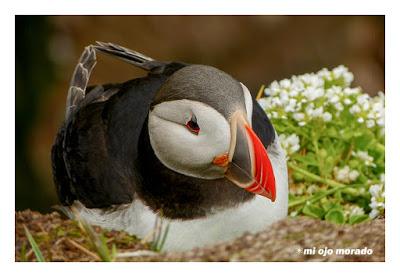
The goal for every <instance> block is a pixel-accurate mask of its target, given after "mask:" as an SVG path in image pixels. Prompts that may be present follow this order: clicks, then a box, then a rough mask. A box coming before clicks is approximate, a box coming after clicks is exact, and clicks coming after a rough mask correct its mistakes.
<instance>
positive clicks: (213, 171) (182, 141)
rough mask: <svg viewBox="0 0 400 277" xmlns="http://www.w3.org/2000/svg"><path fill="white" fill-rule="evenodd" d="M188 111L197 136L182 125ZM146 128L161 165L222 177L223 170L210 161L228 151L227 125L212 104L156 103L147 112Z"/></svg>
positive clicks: (211, 177)
mask: <svg viewBox="0 0 400 277" xmlns="http://www.w3.org/2000/svg"><path fill="white" fill-rule="evenodd" d="M191 114H194V115H195V116H196V118H197V124H198V125H199V127H200V132H199V134H198V135H195V134H193V133H192V132H190V131H189V130H188V129H187V128H186V126H185V123H186V121H187V117H188V115H189V116H190V115H191ZM148 130H149V137H150V143H151V146H152V148H153V150H154V153H155V155H156V156H157V158H158V159H159V160H160V161H161V162H162V163H163V165H164V166H166V167H168V168H169V169H171V170H174V171H176V172H179V173H181V174H184V175H187V176H192V177H197V178H202V179H216V178H222V177H223V175H224V171H223V169H221V168H219V167H217V166H215V165H213V164H212V161H213V159H214V158H215V156H218V155H221V154H223V153H227V152H228V150H229V145H230V139H231V138H230V126H229V123H228V121H227V120H226V119H225V118H224V116H223V115H221V114H220V113H219V112H217V111H216V110H215V109H213V108H212V107H210V106H208V105H206V104H204V103H201V102H197V101H190V100H176V101H168V102H164V103H160V104H158V105H156V106H155V107H154V109H153V110H152V111H151V112H150V113H149V123H148Z"/></svg>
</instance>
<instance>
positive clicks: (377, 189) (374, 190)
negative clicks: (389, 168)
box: [369, 185, 381, 197]
mask: <svg viewBox="0 0 400 277" xmlns="http://www.w3.org/2000/svg"><path fill="white" fill-rule="evenodd" d="M380 191H381V186H380V185H373V186H370V187H369V193H370V194H371V196H372V197H378V196H379V193H380Z"/></svg>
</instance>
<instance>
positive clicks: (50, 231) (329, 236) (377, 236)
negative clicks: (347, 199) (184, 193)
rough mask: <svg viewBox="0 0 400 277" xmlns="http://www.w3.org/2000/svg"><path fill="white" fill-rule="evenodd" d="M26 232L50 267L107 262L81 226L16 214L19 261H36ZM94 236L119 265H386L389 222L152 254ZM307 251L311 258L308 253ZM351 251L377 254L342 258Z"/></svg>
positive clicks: (314, 227)
mask: <svg viewBox="0 0 400 277" xmlns="http://www.w3.org/2000/svg"><path fill="white" fill-rule="evenodd" d="M24 226H26V227H27V228H28V230H29V232H30V233H31V234H32V236H33V238H34V239H35V241H36V243H37V244H38V246H39V248H40V250H41V252H42V254H43V256H44V258H45V260H46V261H101V260H102V259H101V258H100V256H101V255H99V254H98V252H97V251H96V249H95V247H93V244H92V243H91V240H90V239H89V237H88V235H87V234H85V233H84V232H83V231H82V229H81V228H80V227H79V224H78V223H77V222H76V221H72V220H70V219H66V218H64V217H63V216H62V215H60V214H59V213H57V212H53V213H50V214H40V213H38V212H32V211H30V210H26V211H22V212H16V242H15V260H16V261H36V257H35V254H34V252H33V251H32V249H31V246H30V244H29V242H28V239H27V237H26V233H25V230H24ZM94 231H95V233H96V234H98V235H99V234H102V235H103V237H104V240H105V243H106V245H107V247H108V249H112V247H113V245H115V247H116V249H117V253H118V254H117V255H116V258H115V259H114V260H116V261H385V219H384V218H381V219H375V220H372V221H368V222H364V223H361V224H357V225H335V224H332V223H328V222H325V221H320V220H316V219H311V218H308V217H298V218H287V219H284V220H281V221H279V222H276V223H275V224H273V225H271V226H270V227H269V228H268V229H267V230H265V231H262V232H260V233H257V234H244V235H243V236H242V237H240V238H238V239H235V240H233V241H230V242H227V243H222V244H218V245H215V246H212V247H207V248H195V249H193V250H191V251H186V252H169V253H158V252H153V251H150V249H151V247H150V244H149V243H148V242H144V241H143V240H140V239H139V238H137V237H135V236H130V235H128V234H127V233H125V232H118V231H107V230H101V228H99V227H94ZM314 247H315V248H314ZM305 249H309V250H306V251H310V252H311V253H306V252H304V250H305ZM351 249H353V251H359V250H355V249H360V250H362V249H363V251H364V252H365V251H366V250H368V251H372V253H370V252H369V254H365V253H364V252H362V253H357V252H353V253H352V254H348V255H346V252H345V253H336V251H342V250H343V251H348V252H350V251H351ZM313 251H315V253H314V252H313ZM319 251H321V252H319ZM329 251H332V252H333V253H330V252H329ZM323 252H325V255H324V253H323ZM348 252H347V253H348Z"/></svg>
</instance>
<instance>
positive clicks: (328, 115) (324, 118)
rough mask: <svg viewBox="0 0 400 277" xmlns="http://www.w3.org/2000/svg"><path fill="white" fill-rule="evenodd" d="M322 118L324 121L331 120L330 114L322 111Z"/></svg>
mask: <svg viewBox="0 0 400 277" xmlns="http://www.w3.org/2000/svg"><path fill="white" fill-rule="evenodd" d="M322 119H323V120H324V121H325V122H328V121H331V120H332V114H330V113H328V112H324V114H323V115H322Z"/></svg>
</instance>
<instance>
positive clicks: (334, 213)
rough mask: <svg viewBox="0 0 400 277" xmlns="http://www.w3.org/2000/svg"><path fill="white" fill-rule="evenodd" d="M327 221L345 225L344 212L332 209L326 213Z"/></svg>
mask: <svg viewBox="0 0 400 277" xmlns="http://www.w3.org/2000/svg"><path fill="white" fill-rule="evenodd" d="M325 220H327V221H329V222H332V223H336V224H343V223H344V220H345V219H344V214H343V211H341V210H339V209H331V210H329V211H328V212H327V213H326V215H325Z"/></svg>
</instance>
